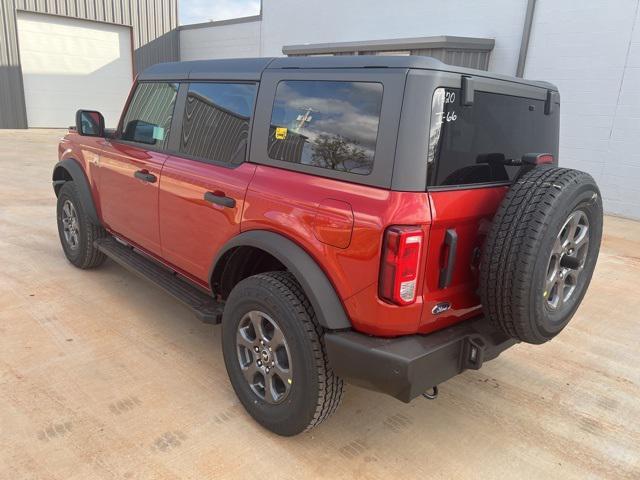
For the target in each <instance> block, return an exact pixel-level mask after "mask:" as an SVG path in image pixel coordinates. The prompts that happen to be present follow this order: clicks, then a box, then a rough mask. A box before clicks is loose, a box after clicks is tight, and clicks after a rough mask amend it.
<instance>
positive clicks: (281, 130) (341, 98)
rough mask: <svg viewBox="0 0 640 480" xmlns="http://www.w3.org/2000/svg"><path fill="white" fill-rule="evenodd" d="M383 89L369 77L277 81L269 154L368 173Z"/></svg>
mask: <svg viewBox="0 0 640 480" xmlns="http://www.w3.org/2000/svg"><path fill="white" fill-rule="evenodd" d="M382 90H383V89H382V85H381V84H379V83H371V82H340V81H315V80H305V81H298V80H296V81H293V80H291V81H288V80H287V81H282V82H280V83H279V84H278V87H277V89H276V98H275V100H274V105H273V110H272V114H271V128H270V131H269V142H268V154H269V157H270V158H273V159H275V160H282V161H286V162H291V163H297V164H301V165H310V166H314V167H319V168H325V169H327V170H335V171H342V172H351V173H356V174H360V175H367V174H369V173H371V170H372V168H373V159H374V154H375V145H376V140H377V134H378V124H379V120H380V109H381V106H382ZM276 129H278V135H277V137H276Z"/></svg>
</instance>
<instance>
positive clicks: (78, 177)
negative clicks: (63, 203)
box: [52, 158, 100, 225]
mask: <svg viewBox="0 0 640 480" xmlns="http://www.w3.org/2000/svg"><path fill="white" fill-rule="evenodd" d="M65 172H66V173H67V175H68V176H69V177H71V179H72V180H73V183H75V184H76V187H77V189H78V194H79V195H80V200H81V201H82V206H83V207H84V208H85V210H86V212H87V215H88V216H89V219H90V220H91V222H92V223H93V224H95V225H100V219H99V218H98V212H97V211H96V206H95V203H94V202H93V196H92V195H91V188H90V187H89V180H87V176H86V175H85V173H84V170H82V167H81V166H80V164H79V163H78V162H76V161H75V160H74V159H72V158H66V159H64V160H61V161H59V162H58V163H56V166H55V167H53V175H52V180H53V191H54V192H55V194H56V197H57V196H58V192H59V191H60V187H61V186H62V184H63V183H64V182H65V181H67V180H66V177H67V176H66V175H65Z"/></svg>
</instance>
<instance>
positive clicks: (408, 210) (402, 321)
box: [242, 165, 431, 335]
mask: <svg viewBox="0 0 640 480" xmlns="http://www.w3.org/2000/svg"><path fill="white" fill-rule="evenodd" d="M327 198H331V199H339V200H340V201H341V202H345V203H347V204H349V205H350V206H351V207H352V209H353V216H354V220H353V233H352V236H351V242H350V243H349V245H348V247H347V248H339V247H335V246H332V245H328V244H327V243H323V242H321V241H320V240H318V238H317V237H316V235H315V233H314V230H315V228H314V221H315V219H316V217H317V216H318V213H319V212H320V214H321V215H326V214H331V212H332V209H329V210H328V211H326V210H325V208H324V206H326V203H324V204H323V201H324V200H325V199H327ZM430 221H431V210H430V208H429V199H428V195H427V193H414V192H411V193H405V192H393V191H389V190H384V189H380V188H375V187H369V186H364V185H356V184H350V183H346V182H343V181H339V180H333V179H328V178H323V177H315V176H312V175H307V174H303V173H297V172H292V171H288V170H282V169H277V168H273V167H268V166H262V165H260V166H258V167H257V169H256V173H255V176H254V178H253V180H252V182H251V184H250V185H249V189H248V191H247V197H246V203H245V210H244V214H243V221H242V230H243V231H246V230H270V231H274V232H277V233H279V234H281V235H284V236H285V237H288V238H289V239H291V240H292V241H294V242H295V243H297V244H298V245H300V246H301V247H302V248H303V249H304V250H306V251H307V253H309V254H310V255H311V257H312V258H314V259H315V260H316V262H318V265H320V267H321V268H322V269H323V270H324V272H325V273H326V275H327V277H328V278H329V280H330V281H331V282H332V283H333V285H334V287H335V288H336V291H337V292H338V296H339V297H340V299H341V300H342V302H343V304H344V306H345V307H346V308H347V314H348V315H349V317H350V319H351V322H352V324H353V326H354V328H355V329H356V330H359V331H362V332H366V333H370V334H373V335H401V334H406V333H415V332H416V330H417V328H418V325H419V322H420V316H421V312H422V300H421V298H420V295H419V294H420V292H418V301H416V303H415V304H413V305H409V306H405V307H398V306H395V305H390V304H388V303H385V302H383V301H382V300H380V299H379V298H378V294H377V290H378V272H379V268H380V254H381V251H382V239H383V234H384V230H385V228H386V227H388V226H389V225H394V224H404V225H420V226H421V227H422V228H423V230H424V232H425V238H427V235H428V228H429V224H430ZM425 258H426V257H425V256H423V259H422V262H423V267H424V261H425ZM423 269H424V268H422V269H421V271H423ZM419 282H420V283H421V280H420V279H419Z"/></svg>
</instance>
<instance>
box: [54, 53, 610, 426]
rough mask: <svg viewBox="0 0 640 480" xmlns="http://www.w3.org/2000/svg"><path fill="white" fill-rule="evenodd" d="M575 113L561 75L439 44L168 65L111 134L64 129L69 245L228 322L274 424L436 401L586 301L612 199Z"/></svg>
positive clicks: (81, 126)
mask: <svg viewBox="0 0 640 480" xmlns="http://www.w3.org/2000/svg"><path fill="white" fill-rule="evenodd" d="M559 108H560V97H559V94H558V92H557V89H556V88H555V87H554V86H553V85H551V84H548V83H544V82H532V81H525V80H522V79H518V78H512V77H505V76H500V75H494V74H491V73H488V72H481V71H475V70H468V69H463V68H458V67H453V66H449V65H445V64H443V63H440V62H438V61H436V60H434V59H431V58H426V57H381V56H372V57H369V56H352V57H346V56H337V57H315V58H314V57H308V58H303V57H297V58H275V59H272V58H258V59H241V60H212V61H195V62H177V63H165V64H158V65H155V66H153V67H151V68H149V69H147V70H146V71H144V72H143V73H142V74H141V75H140V76H139V77H138V78H137V79H136V81H135V84H134V86H133V89H132V90H131V94H130V96H129V99H128V101H127V103H126V107H125V109H124V112H123V114H122V118H121V119H120V122H119V125H118V127H117V129H115V130H107V129H105V128H104V119H103V117H102V115H101V114H100V113H98V112H95V111H88V110H80V111H78V112H77V115H76V126H75V127H72V128H71V129H70V131H69V133H68V134H67V135H66V136H65V137H64V139H63V140H62V141H61V142H60V146H59V157H60V162H59V163H58V164H57V165H56V166H55V168H54V171H53V186H54V190H55V193H56V195H57V197H58V207H57V220H58V229H59V232H60V240H61V242H62V248H63V249H64V253H65V255H66V256H67V258H68V259H69V261H70V262H71V263H72V264H73V265H75V266H77V267H79V268H92V267H97V266H98V265H100V264H101V263H102V262H103V261H104V260H105V258H106V257H110V258H111V259H113V260H114V261H116V262H118V263H119V264H121V265H123V266H125V267H127V268H129V269H132V270H133V271H134V272H136V273H138V274H139V275H141V276H143V277H145V278H147V279H149V280H150V281H151V282H153V283H155V284H156V285H157V286H159V287H161V288H163V289H164V290H166V291H167V292H169V293H170V294H172V295H174V296H175V297H177V298H178V299H179V300H181V301H183V302H184V303H185V304H186V305H188V306H189V307H190V308H191V309H193V311H194V312H195V313H196V315H198V316H199V317H200V318H201V319H202V320H203V321H205V322H209V323H222V349H223V353H224V361H225V365H226V368H227V372H228V374H229V378H230V381H231V384H232V386H233V388H234V389H235V391H236V393H237V395H238V397H239V399H240V401H241V402H242V404H243V405H244V407H245V408H246V410H247V411H248V412H249V413H250V414H251V415H252V416H253V417H254V418H255V419H256V420H257V421H258V422H259V423H260V424H262V425H263V426H265V427H266V428H268V429H270V430H272V431H273V432H276V433H278V434H281V435H294V434H297V433H300V432H302V431H304V430H306V429H309V428H311V427H313V426H315V425H317V424H318V423H320V422H321V421H322V420H324V419H325V418H327V417H328V416H329V415H330V414H331V413H332V412H333V411H334V410H335V409H336V407H337V406H338V404H339V402H340V398H341V396H342V390H343V381H346V382H351V383H354V384H356V385H360V386H363V387H365V388H368V389H371V390H375V391H378V392H383V393H386V394H389V395H391V396H393V397H396V398H398V399H400V400H402V401H404V402H409V401H410V400H411V399H413V398H415V397H417V396H419V395H421V394H423V393H424V394H425V395H426V396H427V397H435V395H436V394H437V385H438V384H440V383H442V382H444V381H446V380H447V379H449V378H451V377H453V376H455V375H457V374H459V373H461V372H463V371H464V370H467V369H478V368H480V367H481V366H482V364H483V362H486V361H487V360H491V359H493V358H495V357H496V356H498V355H499V354H500V352H502V351H504V350H505V349H507V348H509V347H511V346H512V345H514V344H515V343H517V342H527V343H532V344H541V343H544V342H546V341H548V340H550V339H551V338H553V337H554V336H555V335H557V334H558V333H559V332H560V331H561V330H562V329H563V328H564V327H565V326H566V325H567V323H568V322H569V320H570V319H571V317H572V316H573V315H574V313H575V311H576V309H577V308H578V306H579V304H580V302H581V301H582V298H583V297H584V295H585V292H586V290H587V287H588V285H589V282H590V280H591V276H592V273H593V270H594V267H595V263H596V259H597V257H598V251H599V248H600V240H601V235H602V200H601V196H600V192H599V190H598V187H597V185H596V184H595V182H594V180H593V179H592V178H591V176H589V175H588V174H586V173H583V172H579V171H576V170H569V169H564V168H558V166H557V158H558V130H559Z"/></svg>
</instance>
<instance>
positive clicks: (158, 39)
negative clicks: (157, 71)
mask: <svg viewBox="0 0 640 480" xmlns="http://www.w3.org/2000/svg"><path fill="white" fill-rule="evenodd" d="M16 10H21V11H26V12H33V13H45V14H51V15H63V16H66V17H72V18H78V19H84V20H95V21H99V22H108V23H117V24H120V25H128V26H131V27H132V44H133V45H132V46H133V49H134V70H135V72H141V71H142V70H144V69H145V68H146V67H148V66H150V65H153V64H155V63H159V62H168V61H175V60H178V57H179V52H180V45H179V43H178V42H179V41H180V37H179V32H178V31H177V30H176V27H177V26H178V0H0V128H26V127H27V115H26V109H25V102H24V88H23V85H22V71H21V69H20V57H19V53H18V52H19V51H18V34H17V26H16Z"/></svg>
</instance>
